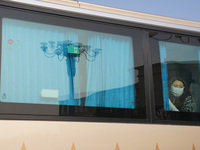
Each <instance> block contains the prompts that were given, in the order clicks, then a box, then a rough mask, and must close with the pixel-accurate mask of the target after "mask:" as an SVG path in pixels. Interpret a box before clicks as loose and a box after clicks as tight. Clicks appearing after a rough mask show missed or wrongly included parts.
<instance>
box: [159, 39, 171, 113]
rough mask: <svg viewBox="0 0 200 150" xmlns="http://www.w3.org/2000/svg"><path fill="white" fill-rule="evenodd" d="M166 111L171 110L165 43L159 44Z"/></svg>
mask: <svg viewBox="0 0 200 150" xmlns="http://www.w3.org/2000/svg"><path fill="white" fill-rule="evenodd" d="M159 49H160V63H161V77H162V89H163V103H164V109H165V110H166V111H168V110H169V92H168V72H167V54H166V46H165V42H159Z"/></svg>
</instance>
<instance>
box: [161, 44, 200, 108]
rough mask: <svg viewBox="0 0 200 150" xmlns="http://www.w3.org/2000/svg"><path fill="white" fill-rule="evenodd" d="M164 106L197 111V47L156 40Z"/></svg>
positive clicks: (199, 69)
mask: <svg viewBox="0 0 200 150" xmlns="http://www.w3.org/2000/svg"><path fill="white" fill-rule="evenodd" d="M159 50H160V62H161V76H162V88H163V102H164V109H165V110H167V111H183V112H200V86H199V85H200V47H197V46H190V45H185V44H175V43H170V42H159Z"/></svg>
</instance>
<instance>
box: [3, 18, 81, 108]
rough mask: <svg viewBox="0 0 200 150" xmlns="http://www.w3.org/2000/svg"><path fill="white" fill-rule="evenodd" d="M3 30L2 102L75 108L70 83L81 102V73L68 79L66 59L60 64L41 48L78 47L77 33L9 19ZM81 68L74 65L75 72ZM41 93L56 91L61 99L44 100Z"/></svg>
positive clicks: (5, 19) (68, 29)
mask: <svg viewBox="0 0 200 150" xmlns="http://www.w3.org/2000/svg"><path fill="white" fill-rule="evenodd" d="M2 29H3V30H2V56H1V101H2V102H14V103H36V104H60V103H61V104H66V105H74V104H75V103H74V102H73V101H72V99H71V100H70V98H69V95H70V94H69V91H70V88H71V84H70V81H71V80H73V83H74V87H73V88H74V93H75V94H74V99H76V100H77V101H79V99H80V96H79V95H80V94H79V93H80V92H79V81H78V80H79V76H78V74H79V73H78V70H77V71H76V74H75V76H74V78H69V75H68V72H67V68H68V67H69V63H67V59H66V58H64V59H63V60H62V61H59V59H58V57H57V56H56V55H55V56H54V57H52V58H48V57H46V56H45V54H44V52H43V51H42V49H41V48H40V47H41V44H40V43H41V42H48V41H55V43H57V41H65V40H71V41H72V42H74V43H76V42H78V34H77V33H76V30H73V29H70V28H64V27H59V26H52V25H45V24H39V23H33V22H27V21H20V20H14V19H8V18H4V19H3V24H2ZM48 46H49V47H50V45H48ZM78 65H79V64H78V63H77V62H75V67H76V68H78ZM42 89H52V90H57V91H58V93H59V97H58V98H56V99H55V98H53V99H52V98H44V97H42V96H41V91H42ZM79 104H80V103H79V102H78V103H76V105H79Z"/></svg>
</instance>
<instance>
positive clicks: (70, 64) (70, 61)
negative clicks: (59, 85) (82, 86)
mask: <svg viewBox="0 0 200 150" xmlns="http://www.w3.org/2000/svg"><path fill="white" fill-rule="evenodd" d="M66 64H67V73H68V76H69V105H74V104H75V102H74V83H73V77H74V76H75V73H76V68H75V59H74V57H73V55H71V54H68V57H67V59H66Z"/></svg>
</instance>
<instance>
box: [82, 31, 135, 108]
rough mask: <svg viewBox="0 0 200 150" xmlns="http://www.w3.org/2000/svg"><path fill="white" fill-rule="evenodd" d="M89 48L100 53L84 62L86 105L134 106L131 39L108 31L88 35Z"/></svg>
mask: <svg viewBox="0 0 200 150" xmlns="http://www.w3.org/2000/svg"><path fill="white" fill-rule="evenodd" d="M88 45H89V47H91V49H95V48H100V49H102V51H101V53H100V54H99V55H97V56H96V59H95V60H94V61H93V62H90V61H87V93H86V103H85V105H86V106H93V107H113V108H131V109H133V108H135V104H134V71H130V70H131V69H133V68H134V60H133V47H132V39H131V38H130V37H126V36H119V35H111V34H103V33H101V34H100V33H98V34H95V33H94V34H91V35H90V36H89V38H88Z"/></svg>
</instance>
